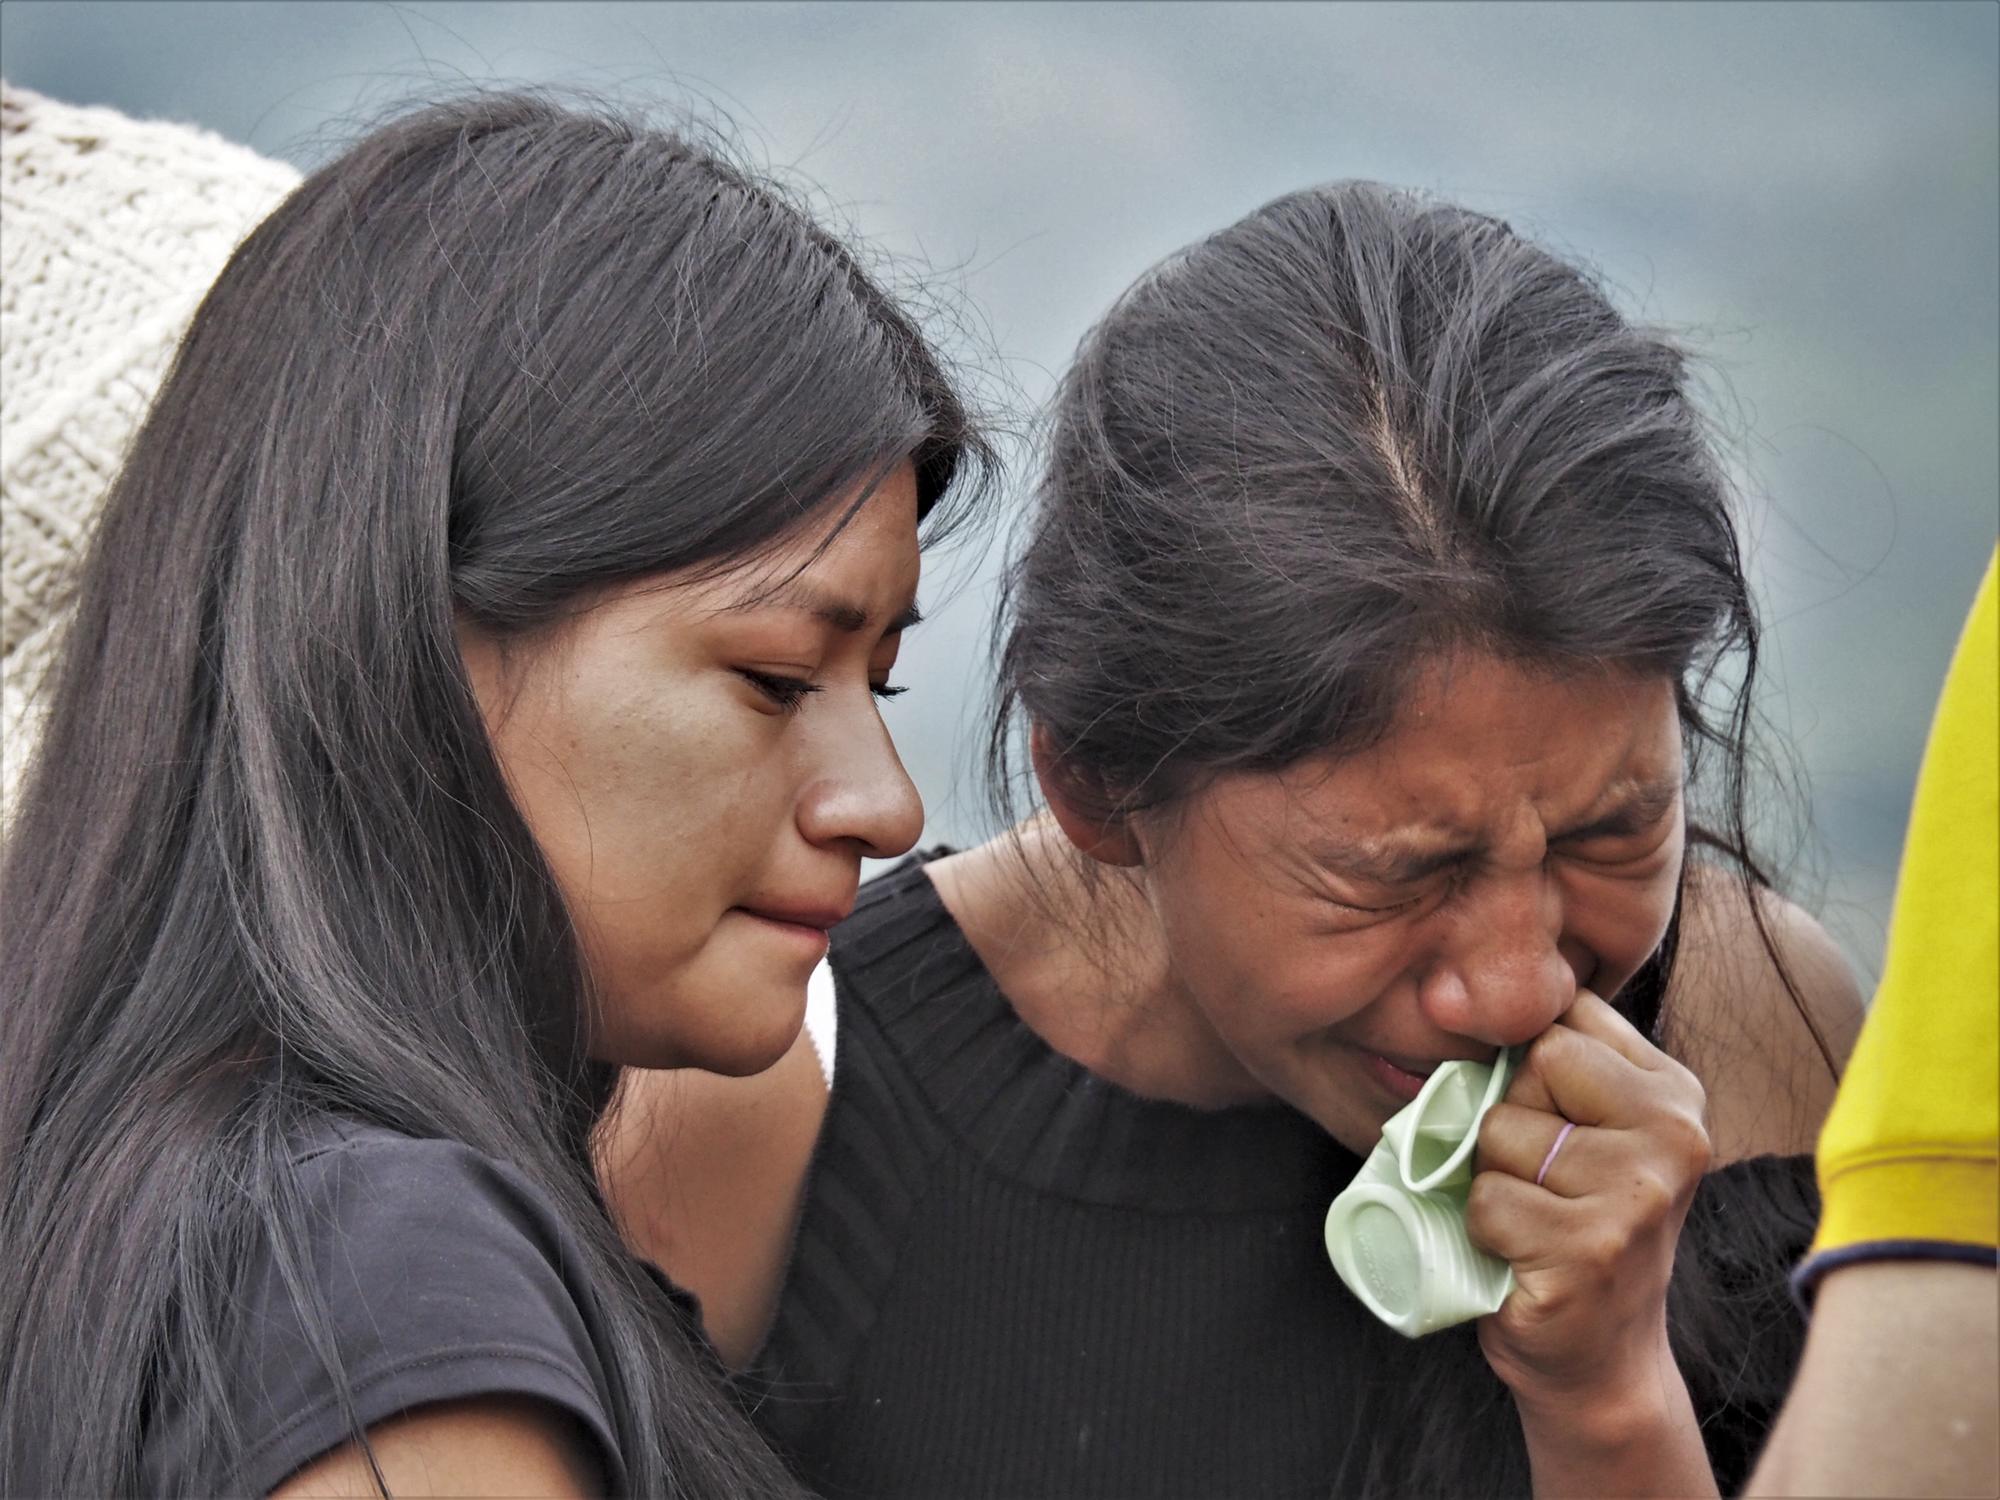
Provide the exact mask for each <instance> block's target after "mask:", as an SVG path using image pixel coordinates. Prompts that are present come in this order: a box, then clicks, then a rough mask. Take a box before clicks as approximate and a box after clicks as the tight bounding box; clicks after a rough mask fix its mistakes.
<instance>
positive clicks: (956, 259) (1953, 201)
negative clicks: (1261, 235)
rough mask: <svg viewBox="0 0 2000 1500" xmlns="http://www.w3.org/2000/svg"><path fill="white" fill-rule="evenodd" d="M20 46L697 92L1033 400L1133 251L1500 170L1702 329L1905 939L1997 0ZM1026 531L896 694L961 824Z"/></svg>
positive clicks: (1828, 792)
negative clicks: (1348, 195) (1283, 205)
mask: <svg viewBox="0 0 2000 1500" xmlns="http://www.w3.org/2000/svg"><path fill="white" fill-rule="evenodd" d="M0 66H4V69H5V72H6V74H7V76H8V78H9V79H10V80H11V81H13V82H15V83H17V84H21V85H24V86H26V87H28V88H31V89H35V90H37V91H39V92H42V93H45V94H49V95H53V96H55V97H57V98H60V99H63V100H66V101H70V102H73V103H88V104H107V105H112V106H114V107H117V108H119V109H122V110H125V111H126V112H128V113H132V114H137V115H143V116H167V117H172V118H176V119H181V120H186V121H191V122H194V123H198V124H201V125H206V126H208V127H210V128H211V129H214V130H216V131H218V132H220V133H221V134H223V135H224V136H227V137H229V138H231V139H233V140H236V141H240V142H243V143H245V144H247V145H250V146H253V147H255V148H257V149H259V150H261V151H264V152H266V153H269V154H272V155H276V156H282V157H287V158H289V159H291V160H293V161H295V162H296V163H298V164H299V165H300V166H306V167H309V166H311V165H313V164H314V163H315V162H317V161H319V160H321V159H323V158H324V157H325V156H326V155H328V154H329V153H330V152H332V151H333V150H335V149H337V148H338V146H339V145H340V143H341V141H342V140H343V139H344V138H345V136H346V133H348V132H350V131H351V130H352V128H353V122H355V121H356V120H357V119H358V118H360V117H361V116H362V115H364V114H366V113H369V112H373V111H378V110H380V109H381V108H383V107H385V106H387V105H390V104H392V103H395V102H397V101H401V100H406V99H411V98H414V97H417V96H421V95H422V94H423V93H424V92H425V91H426V90H427V89H433V88H436V87H440V86H447V87H448V86H453V85H458V84H462V83H464V82H467V81H483V80H499V81H509V82H522V81H533V82H540V83H553V84H570V85H581V86H584V87H588V88H592V89H595V90H598V91H601V92H606V93H610V94H611V95H613V96H614V97H622V98H628V99H641V100H643V99H648V98H656V99H665V100H669V101H690V100H691V101H694V102H697V103H698V104H705V105H706V106H707V107H708V108H710V109H712V110H717V111H720V112H722V113H724V114H726V115H727V116H728V117H729V119H730V120H731V121H733V124H734V126H735V128H736V130H737V133H738V135H739V136H740V138H741V139H742V141H743V142H744V143H745V145H746V146H747V147H748V148H749V149H750V152H751V154H752V156H753V158H754V159H758V160H761V161H763V162H765V163H768V164H770V165H773V166H776V167H779V168H783V169H786V170H787V171H789V172H791V173H793V174H795V176H798V177H802V178H803V179H805V180H808V181H809V182H810V183H812V184H813V185H815V186H816V188H817V190H818V192H819V193H820V194H821V196H822V200H823V202H824V203H825V204H826V205H827V207H828V208H829V209H830V211H832V212H833V213H834V215H835V216H836V217H837V218H839V219H842V220H844V221H845V222H846V223H848V224H849V225H850V226H851V227H854V228H858V229H859V230H860V231H861V232H862V233H863V234H865V235H867V236H868V237H869V238H871V239H872V240H874V241H875V242H876V243H878V244H880V245H882V246H885V247H886V248H887V249H888V250H890V251H891V252H894V253H895V254H897V255H900V256H904V257H908V258H910V259H911V260H912V261H913V262H917V263H921V264H924V265H928V266H929V267H931V268H933V270H934V272H935V273H936V278H935V279H936V280H937V282H938V284H939V285H940V286H941V287H942V288H943V289H944V291H945V292H946V293H947V294H948V297H947V300H948V301H951V302H954V303H956V305H957V306H958V307H959V309H960V316H959V320H958V321H959V322H960V323H961V324H962V325H963V327H962V328H961V329H960V330H959V331H958V332H957V333H955V334H953V335H952V338H953V339H954V340H956V341H957V342H958V343H959V344H960V346H961V347H962V349H963V350H964V352H965V353H966V355H967V356H968V357H970V358H973V359H975V360H977V361H978V362H979V365H980V367H981V369H982V370H983V372H984V373H985V375H986V376H987V377H988V384H989V385H990V386H991V387H992V388H993V389H995V390H996V391H997V392H999V393H1000V394H1001V395H1002V397H1003V398H1004V399H1010V400H1012V401H1014V402H1016V403H1018V404H1020V405H1022V406H1024V407H1029V408H1031V407H1032V406H1033V405H1034V404H1035V403H1037V402H1039V401H1040V400H1041V399H1042V398H1043V397H1045V396H1046V395H1047V393H1048V390H1049V388H1050V384H1051V382H1052V380H1053V378H1054V374H1055V372H1056V371H1058V370H1059V369H1060V368H1061V367H1062V365H1063V363H1064V362H1065V360H1066V359H1067V358H1068V356H1069V353H1070V351H1071V350H1072V348H1073V347H1074V346H1075V343H1076V340H1077V338H1078V337H1079V335H1081V334H1082V332H1083V331H1084V329H1085V328H1086V327H1087V326H1088V325H1089V323H1090V322H1091V321H1092V319H1093V318H1095V317H1096V316H1097V315H1098V314H1099V313H1100V312H1102V311H1103V310H1104V309H1105V307H1106V306H1107V305H1108V304H1109V303H1110V301H1111V300H1112V298H1113V297H1114V296H1115V295H1116V294H1117V293H1118V292H1119V291H1120V290H1121V289H1122V288H1123V287H1124V286H1125V285H1126V284H1127V283H1128V282H1130V281H1131V280H1132V279H1133V277H1134V276H1136V275H1137V274H1138V273H1139V272H1140V271H1141V270H1142V269H1144V268H1145V267H1146V266H1147V265H1149V264H1150V263H1152V262H1153V261H1154V260H1156V259H1158V258H1159V257H1160V256H1162V255H1164V254H1166V253H1167V252H1168V251H1170V250H1173V249H1174V248H1176V247H1177V246H1179V245H1181V244H1183V243H1185V242H1187V241H1188V240H1191V239H1193V238H1196V237H1198V236H1200V235H1202V234H1205V233H1207V232H1208V231H1210V230H1213V229H1216V228H1219V227H1220V226H1221V225H1223V224H1225V223H1227V222H1229V221H1231V220H1233V219H1235V218H1237V217H1239V216H1240V215H1242V214H1244V213H1246V212H1248V211H1249V210H1251V209H1252V208H1255V207H1256V206H1257V205H1258V204H1260V203H1262V202H1264V201H1265V200H1267V199H1269V198H1271V197H1274V196H1276V195H1277V194H1279V193H1282V192H1285V191H1287V190H1289V189H1292V188H1295V187H1299V186H1301V185H1303V184H1306V183H1309V182H1314V181H1319V180H1324V179H1328V178H1334V177H1348V176H1360V177H1372V178H1377V179H1381V180H1385V181H1390V182H1396V183H1402V184H1408V185H1413V186H1419V187H1424V188H1429V189H1432V190H1435V191H1438V192H1441V193H1444V194H1447V195H1449V196H1451V197H1454V198H1456V199H1459V200H1461V201H1463V202H1465V203H1467V204H1469V205H1471V206H1474V207H1477V208H1481V209H1485V210H1488V211H1490V212H1495V213H1499V214H1502V215H1504V216H1506V217H1507V218H1509V219H1510V220H1511V221H1512V222H1513V223H1514V224H1515V226H1516V227H1517V228H1519V229H1522V230H1524V231H1526V232H1528V233H1531V234H1534V235H1536V236H1537V237H1539V238H1541V239H1543V240H1544V241H1545V242H1547V243H1550V244H1551V245H1553V246H1555V247H1556V248H1558V249H1560V250H1562V251H1564V252H1565V253H1567V254H1569V255H1571V256H1573V257H1576V258H1579V259H1582V260H1586V261H1588V262H1590V263H1591V264H1593V265H1594V266H1595V267H1597V268H1598V270H1599V271H1600V272H1601V273H1602V274H1603V275H1605V276H1606V277H1607V278H1608V279H1609V281H1610V282H1611V284H1612V285H1613V286H1614V287H1615V288H1616V289H1617V290H1618V292H1619V294H1620V297H1621V300H1622V302H1623V304H1624V306H1625V307H1626V308H1627V310H1628V311H1630V312H1633V313H1636V314H1638V315H1639V316H1641V317H1644V318H1647V319H1651V320H1654V321H1659V322H1664V323H1667V324H1669V325H1672V326H1674V327H1676V328H1678V329H1680V330H1681V331H1682V332H1683V333H1684V335H1686V336H1687V337H1689V338H1691V339H1692V341H1693V343H1694V344H1695V346H1696V348H1697V349H1698V350H1699V351H1700V352H1701V353H1703V354H1704V355H1705V356H1706V357H1707V358H1708V359H1709V360H1710V361H1711V363H1712V365H1713V367H1714V370H1715V372H1716V374H1717V376H1718V385H1717V391H1718V397H1717V403H1716V411H1717V414H1718V416H1719V417H1720V419H1721V421H1722V424H1723V428H1724V431H1725V432H1726V433H1727V434H1728V435H1729V438H1730V441H1731V448H1732V457H1733V460H1734V462H1735V465H1736V468H1737V473H1738V477H1739V479H1740V481H1741V483H1742V485H1743V489H1744V493H1745V500H1746V510H1747V516H1746V520H1747V526H1746V530H1747V533H1748V537H1749V541H1750V546H1751V555H1752V559H1753V563H1754V569H1755V576H1756V580H1757V584H1758V587H1759V589H1760V591H1761V597H1762V601H1763V604H1764V607H1765V611H1766V616H1767V621H1768V624H1769V627H1770V630H1769V640H1770V650H1769V653H1768V661H1769V674H1768V679H1767V683H1766V689H1767V690H1766V693H1765V697H1764V702H1765V708H1766V712H1767V714H1768V716H1769V719H1770V721H1771V725H1772V727H1773V729H1774V730H1775V731H1776V732H1777V734H1778V736H1779V737H1780V738H1781V739H1783V740H1784V741H1787V742H1788V743H1789V744H1790V746H1791V747H1792V748H1793V750H1794V752H1795V754H1796V757H1797V765H1798V767H1799V770H1800V772H1801V775H1802V781H1803V785H1802V787H1801V788H1800V790H1799V794H1798V795H1797V796H1796V797H1795V800H1794V801H1793V802H1792V803H1791V804H1790V806H1791V807H1792V809H1793V815H1792V818H1791V821H1792V823H1794V824H1796V825H1798V829H1799V830H1800V831H1802V832H1803V834H1804V840H1803V842H1802V843H1801V844H1799V846H1798V847H1797V849H1796V851H1795V853H1794V855H1793V858H1792V863H1791V866H1790V872H1789V873H1790V876H1791V880H1790V884H1791V886H1792V888H1793V889H1794V891H1795V893H1796V894H1798V895H1799V896H1801V898H1802V899H1804V900H1805V901H1806V903H1807V904H1808V905H1809V906H1811V907H1813V908H1814V909H1816V910H1817V911H1819V913H1820V914H1821V916H1822V918H1823V919H1824V920H1825V921H1826V922H1827V923H1828V924H1829V926H1831V927H1832V928H1833V930H1834V931H1835V932H1836V934H1837V935H1838V936H1839V937H1840V939H1841V940H1842V942H1843V943H1844V944H1845V945H1846V946H1847V948H1848V949H1849V951H1850V953H1851V954H1852V955H1853V956H1854V957H1855V959H1856V960H1857V962H1858V963H1859V964H1860V965H1861V966H1862V967H1863V968H1864V969H1865V970H1866V971H1867V972H1868V973H1869V975H1871V976H1872V975H1873V974H1874V973H1875V972H1876V970H1877V968H1878V965H1879V961H1880V950H1881V944H1882V937H1883V931H1884V925H1885V923H1886V921H1887V917H1888V897H1889V892H1890V888H1891V885H1892V882H1893V880H1894V875H1895V863H1896V857H1897V851H1898V849H1899V846H1900V843H1901V838H1902V831H1903V824H1904V819H1905V817H1906V814H1907V810H1908V804H1909V796H1910V790H1911V786H1912V783H1913V780H1914V777H1915V774H1916V765H1917V758H1918V755H1919V752H1920V750H1921V746H1922V741H1923V736H1924V732H1925V729H1926V726H1927V724H1928V719H1929V714H1930V708H1931V703H1932V700H1933V698H1934V696H1935V694H1936V691H1937V688H1938V684H1939V681H1940V679H1941V676H1942V673H1943V671H1944V666H1945V663H1946V660H1947V658H1948V655H1949V652H1950V648H1951V644H1952V642H1953V640H1954V638H1955V636H1956V633H1957V629H1958V625H1959V622H1960V620H1961V618H1962V615H1963V611H1964V610H1965V608H1966V606H1967V604H1968V603H1969V602H1970V599H1971V595H1972V590H1973V588H1974V586H1975V584H1976V583H1977V581H1978V577H1979V573H1980V570H1981V568H1982V567H1983V565H1984V563H1985V560H1986V557H1987V555H1988V553H1989V551H1990V550H1991V549H1992V547H1993V544H1994V537H1995V531H1996V526H2000V440H1996V410H1997V409H2000V356H1996V349H2000V248H1997V247H1996V241H2000V8H1996V7H1995V6H1993V5H1990V4H1972V3H1965V4H1914V3H1904V0H1895V3H1887V4H1837V5H1814V4H1795V3H1781V4H1736V5H1712V4H1692V5H1654V4H1625V5H1595V4H1576V5H1522V6H1515V5H1505V4H1492V3H1480V4H1473V5H1454V4H1427V5H1312V4H1278V5H1252V4H1227V5H1208V4H1176V5H1164V6H1135V5H1084V4H1079V5H1042V4H969V3H952V4H942V5H929V4H925V5H913V4H878V5H838V4H823V3H808V4H758V5H751V4H742V5H721V4H638V3H634V4H583V3H566V4H475V3H460V4H379V3H333V4H325V3H300V0H285V3H269V4H169V3H161V0H143V3H131V4H126V3H91V4H49V3H35V0H8V3H7V4H6V5H5V6H4V8H0ZM1011 456H1012V458H1013V468H1012V471H1011V472H1010V475H1009V490H1010V494H1012V495H1014V496H1018V494H1019V492H1020V490H1021V488H1022V487H1023V485H1024V483H1025V482H1026V479H1027V477H1028V455H1027V450H1026V449H1025V448H1024V447H1023V446H1022V445H1021V444H1019V443H1016V444H1014V445H1013V447H1012V449H1011ZM997 552H998V547H997V546H996V547H995V548H994V549H993V550H992V551H991V552H989V553H988V554H986V555H984V556H981V555H979V554H978V553H976V552H971V551H965V550H961V552H960V553H959V555H958V556H957V558H956V559H955V561H947V563H946V564H945V565H944V566H943V567H941V568H936V569H934V570H933V574H932V582H930V583H927V585H926V590H925V594H926V598H925V603H926V607H927V608H929V609H930V610H931V612H932V620H931V622H930V623H928V624H926V625H925V626H924V627H923V628H922V629H921V630H919V631H917V632H916V633H915V634H914V635H913V636H912V638H911V640H910V642H909V644H908V647H907V648H906V652H905V658H906V667H905V669H904V670H903V671H902V672H901V673H900V674H899V675H901V676H903V677H904V678H905V680H907V681H909V682H911V683H913V684H914V685H915V686H916V688H917V691H915V692H912V693H911V694H909V695H908V696H907V697H905V698H904V699H902V700H901V701H900V702H899V703H898V704H896V706H895V707H894V708H893V709H891V710H890V714H891V725H892V727H893V728H894V730H895V731H896V734H897V738H898V740H899V742H900V743H901V745H902V746H903V749H904V753H905V758H906V760H907V761H908V763H909V765H910V768H911V770H912V772H913V774H914V775H915V777H916V779H917V782H918V784H919V786H920V787H921V788H922V790H923V792H924V796H925V800H926V803H927V805H928V806H929V808H930V825H929V829H928V831H927V834H926V837H927V839H929V840H932V841H936V840H947V841H953V842H958V841H965V840H969V839H972V838H975V837H977V836H978V835H980V834H981V833H983V832H984V831H986V829H987V828H988V826H989V825H988V820H987V816H986V814H985V812H984V802H983V798H982V795H981V791H980V783H979V774H978V766H977V748H978V745H979V741H980V722H979V717H980V713H981V710H982V708H983V706H984V703H985V681H984V679H985V675H986V674H985V669H984V663H985V652H986V627H987V617H988V613H989V610H990V604H991V589H990V585H991V580H992V576H993V572H994V569H995V566H996V563H997ZM946 575H950V576H949V577H947V576H946ZM1808 799H1809V800H1808ZM1804 820H1809V821H1804ZM1782 842H1783V843H1784V846H1785V847H1787V848H1789V847H1791V844H1790V841H1782Z"/></svg>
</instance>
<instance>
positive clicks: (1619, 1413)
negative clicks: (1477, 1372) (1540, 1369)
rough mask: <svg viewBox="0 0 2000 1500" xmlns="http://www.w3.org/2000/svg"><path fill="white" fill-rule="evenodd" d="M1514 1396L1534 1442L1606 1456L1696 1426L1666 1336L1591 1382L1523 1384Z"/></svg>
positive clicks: (1600, 1371)
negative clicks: (1544, 1439) (1546, 1440)
mask: <svg viewBox="0 0 2000 1500" xmlns="http://www.w3.org/2000/svg"><path fill="white" fill-rule="evenodd" d="M1513 1394H1514V1404H1515V1407H1516V1408H1517V1409H1518V1410H1519V1412H1520V1415H1521V1426H1522V1428H1523V1430H1524V1431H1525V1432H1526V1434H1527V1435H1528V1437H1529V1438H1530V1439H1533V1438H1536V1437H1540V1436H1546V1437H1549V1438H1552V1439H1560V1440H1561V1441H1562V1442H1563V1443H1564V1445H1565V1446H1566V1447H1569V1448H1572V1449H1575V1448H1578V1447H1583V1448H1588V1449H1592V1450H1597V1451H1601V1452H1603V1453H1605V1454H1607V1455H1609V1454H1614V1453H1617V1452H1621V1451H1626V1450H1629V1449H1631V1448H1633V1447H1635V1446H1639V1445H1644V1444H1646V1443H1648V1442H1653V1441H1656V1440H1657V1439H1658V1438H1659V1436H1660V1434H1661V1433H1662V1432H1663V1431H1667V1430H1671V1429H1673V1428H1677V1427H1680V1426H1682V1425H1690V1426H1691V1425H1693V1422H1694V1405H1693V1403H1692V1402H1691V1401H1690V1400H1689V1399H1688V1393H1687V1385H1686V1383H1685V1382H1684V1381H1683V1380H1682V1379H1681V1374H1680V1367H1679V1365H1677V1364H1676V1363H1675V1361H1674V1357H1673V1353H1672V1351H1671V1350H1670V1349H1669V1348H1668V1347H1667V1342H1666V1337H1665V1334H1664V1332H1663V1333H1662V1335H1661V1337H1660V1339H1659V1340H1658V1342H1657V1343H1656V1344H1655V1345H1653V1346H1652V1347H1649V1348H1647V1349H1645V1350H1643V1351H1638V1352H1636V1353H1635V1354H1634V1355H1633V1356H1632V1357H1631V1358H1629V1359H1626V1360H1623V1361H1620V1362H1619V1363H1618V1364H1616V1365H1613V1366H1609V1367H1606V1368H1603V1369H1601V1370H1599V1371H1597V1372H1595V1373H1593V1374H1592V1375H1591V1376H1590V1377H1588V1378H1587V1379H1573V1380H1568V1381H1563V1382H1559V1383H1552V1382H1546V1381H1523V1382H1520V1383H1519V1384H1517V1385H1515V1386H1514V1388H1513Z"/></svg>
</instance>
